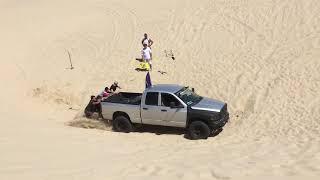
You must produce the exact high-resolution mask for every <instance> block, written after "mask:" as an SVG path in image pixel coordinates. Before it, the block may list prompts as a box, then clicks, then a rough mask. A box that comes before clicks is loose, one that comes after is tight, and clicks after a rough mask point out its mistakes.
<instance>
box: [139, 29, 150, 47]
mask: <svg viewBox="0 0 320 180" xmlns="http://www.w3.org/2000/svg"><path fill="white" fill-rule="evenodd" d="M141 44H142V46H143V45H144V44H147V46H148V47H150V48H151V46H152V44H153V41H152V40H151V39H150V38H148V34H147V33H144V37H143V39H142V41H141Z"/></svg>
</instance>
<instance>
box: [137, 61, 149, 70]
mask: <svg viewBox="0 0 320 180" xmlns="http://www.w3.org/2000/svg"><path fill="white" fill-rule="evenodd" d="M139 69H140V70H145V71H149V70H150V65H149V63H147V62H141V63H140V64H139Z"/></svg>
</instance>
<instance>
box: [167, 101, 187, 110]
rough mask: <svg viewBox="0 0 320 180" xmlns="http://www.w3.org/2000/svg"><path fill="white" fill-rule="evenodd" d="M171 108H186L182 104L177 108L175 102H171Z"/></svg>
mask: <svg viewBox="0 0 320 180" xmlns="http://www.w3.org/2000/svg"><path fill="white" fill-rule="evenodd" d="M170 108H171V109H173V108H184V106H183V105H182V104H180V105H179V106H176V104H175V103H174V102H170Z"/></svg>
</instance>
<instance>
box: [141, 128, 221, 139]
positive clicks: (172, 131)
mask: <svg viewBox="0 0 320 180" xmlns="http://www.w3.org/2000/svg"><path fill="white" fill-rule="evenodd" d="M222 131H223V128H220V129H218V130H216V131H215V132H214V133H212V134H211V135H210V137H215V136H217V135H219V134H220V133H221V132H222ZM135 132H136V133H154V134H156V135H183V137H184V138H186V139H190V137H189V136H188V133H187V130H185V129H183V128H176V127H166V126H157V125H142V126H139V127H135Z"/></svg>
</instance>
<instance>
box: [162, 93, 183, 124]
mask: <svg viewBox="0 0 320 180" xmlns="http://www.w3.org/2000/svg"><path fill="white" fill-rule="evenodd" d="M172 104H174V106H172ZM170 106H171V107H170ZM160 107H161V112H162V114H161V120H162V121H163V122H162V124H163V125H164V126H173V127H186V122H187V106H186V105H185V104H184V103H183V102H182V101H181V100H180V99H179V98H178V97H176V96H175V95H173V94H169V93H161V106H160Z"/></svg>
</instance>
